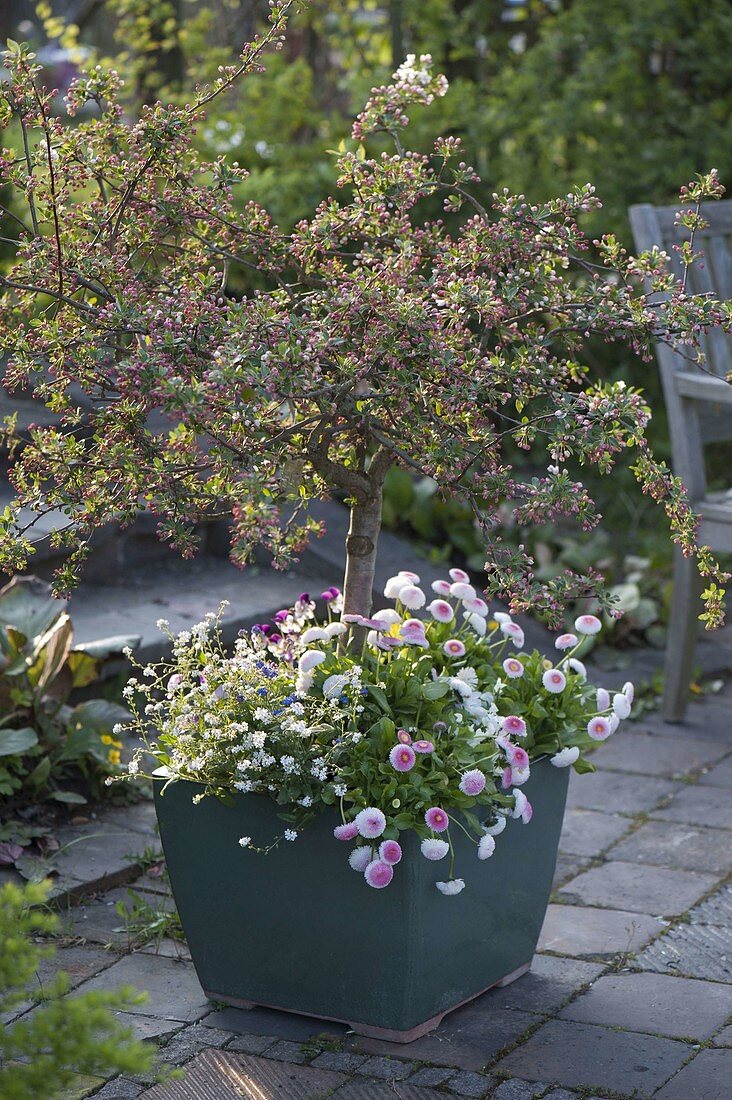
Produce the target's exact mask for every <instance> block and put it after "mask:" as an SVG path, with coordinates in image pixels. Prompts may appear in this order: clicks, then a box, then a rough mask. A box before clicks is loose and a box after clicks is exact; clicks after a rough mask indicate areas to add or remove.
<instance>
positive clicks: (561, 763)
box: [549, 745, 580, 768]
mask: <svg viewBox="0 0 732 1100" xmlns="http://www.w3.org/2000/svg"><path fill="white" fill-rule="evenodd" d="M579 754H580V751H579V749H578V748H577V746H576V745H574V746H573V747H572V748H570V749H560V750H559V752H557V753H555V754H554V756H552V757H551V759H550V760H549V763H550V764H553V765H554V767H555V768H568V767H569V766H570V764H574V762H575V760H578V759H579Z"/></svg>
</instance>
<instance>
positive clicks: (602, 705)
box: [597, 688, 610, 710]
mask: <svg viewBox="0 0 732 1100" xmlns="http://www.w3.org/2000/svg"><path fill="white" fill-rule="evenodd" d="M609 706H610V694H609V692H607V691H605V688H598V689H597V709H598V710H607V709H608V707H609Z"/></svg>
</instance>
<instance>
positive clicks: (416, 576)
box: [399, 569, 420, 584]
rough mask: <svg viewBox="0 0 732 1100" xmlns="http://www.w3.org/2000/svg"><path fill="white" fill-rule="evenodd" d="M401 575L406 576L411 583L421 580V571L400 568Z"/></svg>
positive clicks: (417, 582)
mask: <svg viewBox="0 0 732 1100" xmlns="http://www.w3.org/2000/svg"><path fill="white" fill-rule="evenodd" d="M399 576H400V577H406V579H407V580H408V581H409V583H410V584H419V581H420V576H419V573H412V572H410V570H409V569H400V570H399Z"/></svg>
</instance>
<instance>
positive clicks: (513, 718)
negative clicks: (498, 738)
mask: <svg viewBox="0 0 732 1100" xmlns="http://www.w3.org/2000/svg"><path fill="white" fill-rule="evenodd" d="M502 725H503V729H504V731H505V732H506V733H510V734H511V735H512V736H513V737H525V736H526V723H525V722H524V720H523V718H519V716H518V714H507V715H506V717H505V718H504V719H503V723H502Z"/></svg>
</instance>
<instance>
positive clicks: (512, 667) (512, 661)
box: [503, 657, 524, 680]
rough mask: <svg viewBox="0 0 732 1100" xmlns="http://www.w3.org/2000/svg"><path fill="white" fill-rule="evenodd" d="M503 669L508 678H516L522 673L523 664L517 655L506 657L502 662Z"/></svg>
mask: <svg viewBox="0 0 732 1100" xmlns="http://www.w3.org/2000/svg"><path fill="white" fill-rule="evenodd" d="M503 671H504V672H505V673H506V675H507V676H508V678H509V680H518V679H519V678H520V677H521V676H523V674H524V666H523V665H522V664H521V662H520V661H519V660H518V658H517V657H507V658H506V660H505V661H504V662H503Z"/></svg>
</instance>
